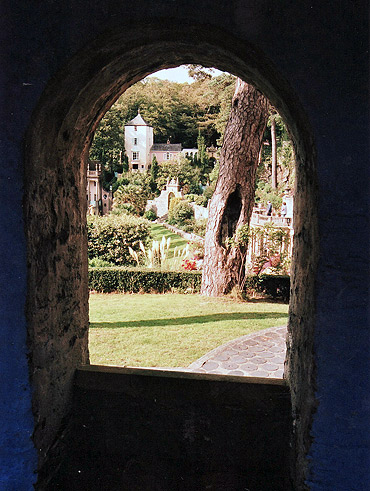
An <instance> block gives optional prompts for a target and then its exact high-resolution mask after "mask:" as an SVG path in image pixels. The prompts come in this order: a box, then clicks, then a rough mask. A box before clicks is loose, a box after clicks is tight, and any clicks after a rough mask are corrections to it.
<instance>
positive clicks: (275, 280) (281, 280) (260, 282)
mask: <svg viewBox="0 0 370 491" xmlns="http://www.w3.org/2000/svg"><path fill="white" fill-rule="evenodd" d="M244 290H245V291H247V292H248V290H253V291H256V292H259V293H262V294H264V295H266V296H268V297H271V298H273V299H281V300H283V301H284V302H288V301H289V296H290V277H289V276H283V275H281V276H278V275H261V276H247V278H246V281H245V286H244Z"/></svg>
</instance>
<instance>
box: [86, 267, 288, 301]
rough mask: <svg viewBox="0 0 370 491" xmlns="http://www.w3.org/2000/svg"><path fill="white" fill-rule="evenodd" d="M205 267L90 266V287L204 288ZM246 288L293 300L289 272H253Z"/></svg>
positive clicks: (127, 290) (147, 290)
mask: <svg viewBox="0 0 370 491" xmlns="http://www.w3.org/2000/svg"><path fill="white" fill-rule="evenodd" d="M201 283H202V272H201V271H158V270H152V269H150V270H148V269H133V268H132V269H127V268H118V267H115V268H90V269H89V288H90V290H93V291H97V292H101V293H111V292H124V293H138V292H145V293H151V292H157V293H164V292H168V291H171V290H176V291H178V292H180V293H182V292H186V291H189V290H191V291H192V292H193V293H198V292H199V291H200V287H201ZM245 289H246V290H248V289H253V290H255V291H257V292H260V293H263V294H265V295H266V296H268V297H270V298H274V299H282V300H283V301H285V302H287V301H288V300H289V291H290V278H289V276H275V275H261V276H250V277H249V278H248V279H247V281H246V284H245Z"/></svg>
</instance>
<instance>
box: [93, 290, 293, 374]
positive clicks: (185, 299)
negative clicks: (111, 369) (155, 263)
mask: <svg viewBox="0 0 370 491" xmlns="http://www.w3.org/2000/svg"><path fill="white" fill-rule="evenodd" d="M287 312H288V306H287V305H286V304H279V303H267V302H240V301H237V300H233V299H230V298H222V299H220V298H217V299H216V298H207V297H202V296H200V295H185V294H164V295H163V294H162V295H155V294H143V295H142V294H119V293H112V294H101V293H93V294H91V295H90V323H91V324H90V332H89V338H90V341H89V349H90V361H91V363H93V364H100V365H116V366H125V365H126V366H138V367H139V366H147V367H149V366H154V367H155V366H157V367H186V366H188V365H189V364H190V363H192V362H193V361H195V360H197V359H198V358H199V357H201V356H202V355H204V354H205V353H207V352H208V351H210V350H212V349H213V348H216V347H217V346H219V345H221V344H224V343H225V342H227V341H229V340H231V339H235V338H237V337H239V336H243V335H244V334H249V333H251V332H255V331H258V330H260V329H265V328H267V327H273V326H280V325H284V324H286V322H287Z"/></svg>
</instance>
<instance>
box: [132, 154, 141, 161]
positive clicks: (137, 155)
mask: <svg viewBox="0 0 370 491" xmlns="http://www.w3.org/2000/svg"><path fill="white" fill-rule="evenodd" d="M132 160H139V152H132Z"/></svg>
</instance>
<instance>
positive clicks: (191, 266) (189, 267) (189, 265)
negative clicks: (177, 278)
mask: <svg viewBox="0 0 370 491" xmlns="http://www.w3.org/2000/svg"><path fill="white" fill-rule="evenodd" d="M181 267H182V268H184V269H185V270H186V271H194V270H196V269H197V265H196V263H195V261H193V260H190V259H185V261H183V262H182V264H181Z"/></svg>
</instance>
